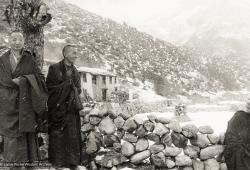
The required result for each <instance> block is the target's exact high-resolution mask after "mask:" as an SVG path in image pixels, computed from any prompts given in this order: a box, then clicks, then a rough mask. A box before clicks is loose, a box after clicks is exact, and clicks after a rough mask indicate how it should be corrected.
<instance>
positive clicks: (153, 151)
mask: <svg viewBox="0 0 250 170" xmlns="http://www.w3.org/2000/svg"><path fill="white" fill-rule="evenodd" d="M132 115H133V114H132V113H131V111H130V110H128V108H126V107H120V106H116V107H114V105H113V106H112V104H105V106H104V107H101V109H100V108H99V109H93V110H92V111H91V112H90V113H89V114H88V115H86V116H85V117H84V118H83V121H82V123H83V124H82V134H83V136H84V137H83V139H84V140H83V141H84V143H86V146H85V148H86V153H87V154H89V155H91V154H92V155H94V157H95V159H94V160H95V163H96V164H97V167H99V168H102V169H105V168H106V169H111V168H113V169H116V168H117V167H119V165H121V164H123V163H126V162H129V163H130V164H133V165H135V167H136V166H139V165H141V164H143V163H148V162H150V164H151V165H153V166H154V167H155V168H156V169H160V170H165V169H185V170H187V169H194V170H202V169H205V170H209V169H211V170H216V169H218V170H220V169H221V170H224V169H227V168H226V165H225V163H224V159H223V157H222V156H221V155H222V153H223V150H224V146H223V145H222V144H223V135H221V136H217V135H216V134H214V132H213V129H212V128H211V127H209V126H201V127H199V128H198V127H196V126H195V125H192V124H189V125H184V126H181V125H180V123H179V122H178V121H176V120H169V119H167V118H157V117H155V116H154V115H149V116H148V118H147V120H144V121H143V120H141V119H138V118H133V116H132Z"/></svg>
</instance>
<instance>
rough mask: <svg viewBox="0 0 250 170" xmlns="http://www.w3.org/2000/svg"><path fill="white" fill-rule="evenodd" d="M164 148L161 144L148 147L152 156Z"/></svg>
mask: <svg viewBox="0 0 250 170" xmlns="http://www.w3.org/2000/svg"><path fill="white" fill-rule="evenodd" d="M164 148H165V147H164V145H162V144H154V145H151V146H150V147H149V150H150V152H151V153H152V154H157V153H159V152H162V151H163V150H164Z"/></svg>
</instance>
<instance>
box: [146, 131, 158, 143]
mask: <svg viewBox="0 0 250 170" xmlns="http://www.w3.org/2000/svg"><path fill="white" fill-rule="evenodd" d="M145 137H146V139H148V140H151V141H153V142H155V143H160V136H158V135H157V134H155V133H149V134H147V135H146V136H145Z"/></svg>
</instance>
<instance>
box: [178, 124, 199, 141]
mask: <svg viewBox="0 0 250 170" xmlns="http://www.w3.org/2000/svg"><path fill="white" fill-rule="evenodd" d="M197 133H198V128H197V127H196V126H195V125H193V124H188V125H185V126H183V127H182V134H183V135H184V136H185V137H187V138H191V137H195V136H196V134H197Z"/></svg>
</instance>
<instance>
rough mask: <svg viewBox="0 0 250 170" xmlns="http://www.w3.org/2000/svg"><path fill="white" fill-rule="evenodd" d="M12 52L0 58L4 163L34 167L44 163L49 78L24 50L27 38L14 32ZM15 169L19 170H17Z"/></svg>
mask: <svg viewBox="0 0 250 170" xmlns="http://www.w3.org/2000/svg"><path fill="white" fill-rule="evenodd" d="M9 42H10V49H9V48H7V49H5V50H2V51H1V54H0V135H2V136H3V140H4V153H3V158H4V160H3V161H4V162H8V163H24V162H28V163H33V162H36V161H39V160H40V156H39V149H38V147H39V146H38V138H37V132H38V127H39V125H38V122H39V121H38V120H40V119H41V118H42V117H43V116H44V113H45V111H46V102H47V90H46V85H45V78H44V76H43V74H42V73H41V70H40V69H39V68H38V66H37V65H36V62H35V57H34V55H33V54H32V53H31V52H29V51H27V50H25V49H24V37H23V35H22V33H21V32H18V31H14V32H12V33H11V34H10V36H9ZM12 169H18V167H13V168H12Z"/></svg>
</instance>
